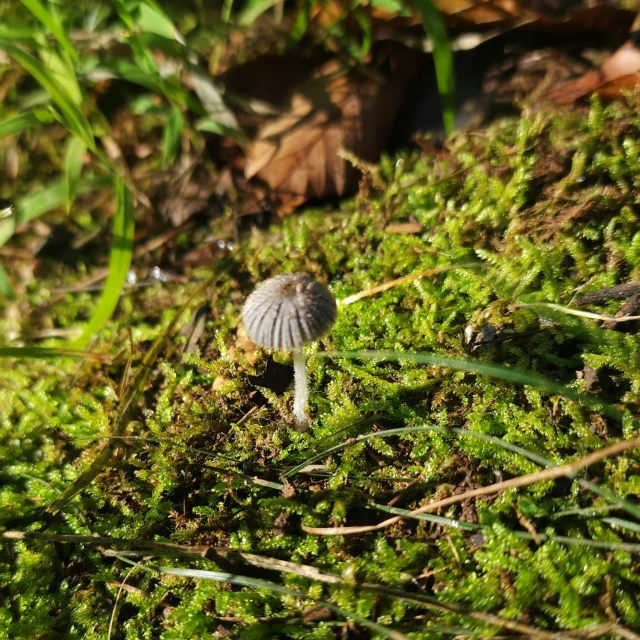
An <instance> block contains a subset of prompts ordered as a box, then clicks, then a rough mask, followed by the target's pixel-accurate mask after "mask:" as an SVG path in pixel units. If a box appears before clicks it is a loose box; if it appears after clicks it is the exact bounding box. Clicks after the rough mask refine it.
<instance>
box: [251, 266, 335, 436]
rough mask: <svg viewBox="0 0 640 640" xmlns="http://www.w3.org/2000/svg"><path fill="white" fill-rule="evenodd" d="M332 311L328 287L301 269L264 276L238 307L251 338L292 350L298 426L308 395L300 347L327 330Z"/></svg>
mask: <svg viewBox="0 0 640 640" xmlns="http://www.w3.org/2000/svg"><path fill="white" fill-rule="evenodd" d="M336 315H337V307H336V301H335V299H334V297H333V296H332V295H331V293H330V292H329V290H328V289H327V288H326V287H325V286H324V285H322V284H320V283H319V282H317V281H316V280H314V279H313V278H310V277H309V276H306V275H304V274H302V273H287V274H284V275H280V276H275V277H274V278H270V279H269V280H265V282H263V283H262V284H261V285H260V286H259V287H258V288H257V289H256V290H255V291H254V292H253V293H252V294H251V295H250V296H249V297H248V298H247V301H246V302H245V304H244V308H243V309H242V320H243V321H244V326H245V328H246V330H247V335H248V336H249V337H250V338H251V340H253V341H254V342H255V343H256V344H258V345H260V346H262V347H267V348H268V349H280V350H283V351H293V372H294V380H295V396H294V400H293V414H294V416H295V420H296V424H297V425H298V426H299V427H305V426H306V425H307V415H306V413H305V406H306V404H307V400H308V399H309V385H308V383H307V369H306V366H305V361H304V356H303V353H302V347H303V346H304V345H305V344H308V343H309V342H313V341H314V340H317V339H318V338H319V337H320V336H322V335H324V334H325V333H326V332H327V331H329V329H330V328H331V327H332V326H333V323H334V322H335V321H336Z"/></svg>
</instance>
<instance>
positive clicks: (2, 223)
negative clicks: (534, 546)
mask: <svg viewBox="0 0 640 640" xmlns="http://www.w3.org/2000/svg"><path fill="white" fill-rule="evenodd" d="M65 193H66V188H65V184H64V181H63V180H56V181H55V182H53V183H52V184H50V185H49V186H48V187H45V188H44V189H41V190H40V191H37V192H36V193H34V194H31V195H28V196H25V197H24V198H22V199H21V200H20V201H19V202H18V204H17V206H16V212H15V214H14V215H11V216H9V217H8V218H5V219H3V220H0V247H2V246H4V244H5V243H6V242H7V240H9V238H11V236H12V235H13V234H14V232H15V229H16V222H29V221H30V220H33V219H35V218H38V217H39V216H41V215H42V214H43V213H47V211H51V210H52V209H55V208H57V207H60V206H62V205H63V204H64V199H65Z"/></svg>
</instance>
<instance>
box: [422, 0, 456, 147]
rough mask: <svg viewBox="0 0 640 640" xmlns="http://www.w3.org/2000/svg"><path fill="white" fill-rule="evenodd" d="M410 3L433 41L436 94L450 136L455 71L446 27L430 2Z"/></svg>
mask: <svg viewBox="0 0 640 640" xmlns="http://www.w3.org/2000/svg"><path fill="white" fill-rule="evenodd" d="M411 2H412V4H413V5H414V6H415V8H416V9H417V10H418V13H419V14H420V16H421V17H422V24H423V26H424V30H425V31H426V33H427V35H429V36H431V39H432V40H433V64H434V66H435V68H436V80H437V82H438V92H439V93H440V101H441V103H442V120H443V122H444V128H445V131H446V132H447V133H448V134H450V133H451V132H452V131H453V130H454V129H455V126H456V112H455V100H454V91H455V71H454V68H453V51H452V49H451V42H450V41H449V35H448V33H447V27H446V25H445V23H444V20H443V19H442V16H441V15H440V12H439V11H438V10H437V9H436V7H435V6H434V4H433V2H432V0H411Z"/></svg>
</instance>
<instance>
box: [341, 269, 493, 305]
mask: <svg viewBox="0 0 640 640" xmlns="http://www.w3.org/2000/svg"><path fill="white" fill-rule="evenodd" d="M479 267H482V264H480V263H479V262H466V263H464V264H447V265H444V266H442V267H435V268H434V269H427V270H426V271H418V272H417V273H412V274H410V275H408V276H403V277H402V278H397V279H396V280H391V281H390V282H385V283H384V284H379V285H378V286H377V287H373V288H371V289H366V290H365V291H360V292H359V293H354V294H353V295H352V296H347V297H346V298H343V299H342V300H340V301H339V302H340V304H341V305H342V306H346V305H348V304H353V303H354V302H357V301H358V300H362V298H368V297H369V296H373V295H375V294H376V293H381V292H382V291H387V290H389V289H392V288H393V287H396V286H398V285H399V284H404V283H405V282H411V281H412V280H417V279H418V278H425V277H427V276H433V275H436V274H437V273H443V272H445V271H452V270H453V269H478V268H479Z"/></svg>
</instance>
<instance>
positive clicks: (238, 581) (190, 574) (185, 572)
mask: <svg viewBox="0 0 640 640" xmlns="http://www.w3.org/2000/svg"><path fill="white" fill-rule="evenodd" d="M123 559H124V558H123ZM129 562H130V564H132V565H134V566H136V567H139V568H141V569H145V570H147V571H149V570H150V569H151V568H150V567H146V566H144V565H140V564H138V563H137V562H131V561H129ZM156 570H157V571H159V572H160V573H164V574H166V575H170V576H182V577H183V578H193V579H196V580H215V581H216V582H228V583H229V584H234V585H237V586H239V587H249V588H251V589H266V590H268V591H271V592H273V593H280V594H282V595H287V596H293V597H294V598H299V599H300V600H311V601H312V602H315V603H316V604H318V605H320V606H323V607H326V608H327V609H330V610H331V611H333V612H334V613H336V614H337V615H339V616H341V617H343V618H346V619H347V620H349V619H350V620H353V621H355V622H357V623H358V624H360V625H362V626H363V627H367V628H369V629H371V630H372V631H375V632H376V633H379V634H380V635H382V636H384V637H385V638H392V640H406V636H404V635H403V634H401V633H399V632H397V631H394V630H393V629H389V628H388V627H385V626H383V625H381V624H378V623H376V622H372V621H371V620H368V619H367V618H363V617H362V616H359V615H357V614H355V613H352V612H351V611H345V610H344V609H342V608H340V607H337V606H336V605H334V604H331V603H330V602H326V601H325V600H318V599H317V598H314V597H312V596H310V595H308V594H306V593H304V592H302V591H297V590H295V589H290V588H289V587H284V586H282V585H279V584H276V583H275V582H269V581H267V580H260V579H259V578H249V577H246V576H241V575H236V574H233V573H223V572H222V571H206V570H203V569H182V568H180V567H158V568H157V569H156Z"/></svg>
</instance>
